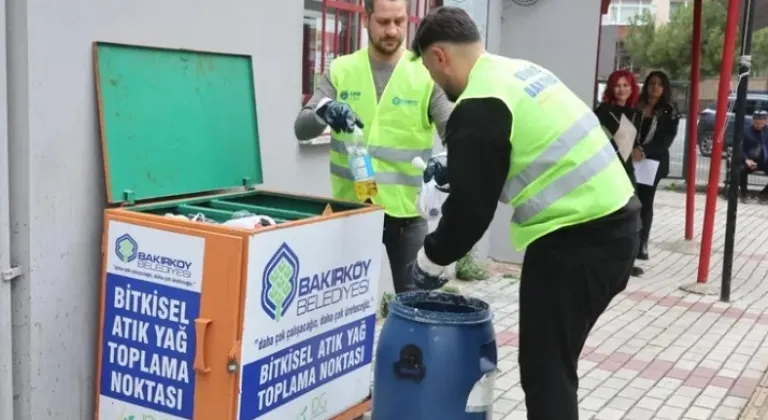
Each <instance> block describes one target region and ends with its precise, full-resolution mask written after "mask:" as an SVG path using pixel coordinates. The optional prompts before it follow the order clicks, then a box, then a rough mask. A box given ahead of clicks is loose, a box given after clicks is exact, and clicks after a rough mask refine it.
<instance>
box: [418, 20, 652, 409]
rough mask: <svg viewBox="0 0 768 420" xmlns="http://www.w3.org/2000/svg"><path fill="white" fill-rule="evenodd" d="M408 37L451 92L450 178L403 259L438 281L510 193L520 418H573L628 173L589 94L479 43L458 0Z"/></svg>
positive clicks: (621, 263) (629, 227)
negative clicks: (518, 252) (516, 253)
mask: <svg viewBox="0 0 768 420" xmlns="http://www.w3.org/2000/svg"><path fill="white" fill-rule="evenodd" d="M413 50H414V52H415V54H417V55H420V56H421V57H422V60H423V62H424V64H425V66H426V67H427V69H428V70H429V72H430V74H431V75H432V78H433V79H434V80H435V81H436V82H437V84H439V85H440V86H441V87H442V88H443V89H444V90H445V92H446V94H447V95H448V97H449V98H455V99H456V100H457V101H456V108H455V109H454V111H453V113H452V114H451V117H450V119H449V120H448V125H447V127H446V133H445V137H444V138H445V142H446V147H447V151H448V168H447V170H448V182H449V183H450V187H451V192H450V195H449V196H448V199H447V200H446V202H445V204H444V206H443V217H442V219H441V220H440V224H439V226H438V228H437V230H436V231H435V232H433V233H431V234H429V235H428V236H427V237H426V239H425V241H424V247H423V249H422V250H420V251H419V254H418V257H417V260H416V263H415V264H414V265H413V276H414V280H415V282H416V285H417V286H420V287H422V288H429V289H431V288H436V287H439V285H441V284H442V283H443V282H444V281H445V279H444V277H443V271H444V267H445V266H447V265H448V264H450V263H452V262H453V261H455V260H456V259H458V258H459V257H461V256H462V255H464V254H465V253H466V252H467V251H468V250H469V249H470V248H471V247H472V245H474V244H475V242H477V241H478V240H479V239H480V237H481V236H482V235H483V233H484V231H485V230H486V229H487V228H488V225H489V224H490V223H491V220H492V219H493V216H494V213H495V209H496V204H497V201H501V202H503V203H508V204H510V205H511V206H512V207H513V208H514V215H513V217H512V221H511V240H512V243H513V244H514V245H515V247H516V248H517V249H523V248H526V251H525V258H524V261H523V271H522V279H521V281H520V353H519V362H520V375H521V382H522V386H523V389H524V391H525V402H526V406H527V409H528V419H530V420H576V419H578V407H577V404H578V399H577V390H578V374H577V368H576V365H577V362H578V360H579V354H580V353H581V350H582V348H583V346H584V342H585V341H586V338H587V334H588V333H589V331H590V329H591V328H592V326H593V325H594V324H595V321H596V320H597V318H598V317H599V316H600V314H602V312H603V311H604V310H605V309H606V307H607V306H608V304H609V302H610V301H611V299H612V298H613V297H614V296H616V294H618V293H619V292H620V291H622V290H624V288H625V287H626V285H627V281H628V279H629V274H630V269H631V268H632V263H633V261H634V259H635V256H636V255H637V250H638V247H639V241H640V239H639V236H638V232H639V230H640V218H639V211H640V203H639V201H638V200H637V198H635V197H634V191H633V188H632V183H631V182H630V180H629V178H628V177H627V174H626V172H625V171H624V168H623V167H622V164H621V162H620V161H619V160H618V159H616V152H615V151H614V149H613V146H611V143H610V142H609V141H608V138H607V137H606V135H605V133H604V132H603V130H602V128H600V123H599V122H598V120H597V118H596V117H595V115H594V114H593V113H592V111H591V110H590V109H589V107H587V105H586V104H584V102H582V101H581V100H580V99H579V98H578V97H577V96H576V95H575V94H574V93H573V92H572V91H571V90H570V89H568V88H567V87H566V86H565V85H564V84H563V83H562V82H561V81H560V80H559V79H558V78H557V77H556V76H555V75H554V74H552V73H551V72H550V71H548V70H546V69H544V68H543V67H541V66H539V65H536V64H534V63H531V62H529V61H525V60H513V59H509V58H505V57H499V56H495V55H492V54H489V53H487V52H486V51H485V49H484V47H483V44H482V42H481V40H480V34H479V33H478V30H477V27H476V26H475V24H474V23H473V22H472V19H471V18H470V17H469V16H468V15H467V13H466V12H464V11H462V10H461V9H458V8H453V7H442V8H438V9H435V10H433V11H431V12H430V13H429V14H428V15H427V16H426V17H425V18H424V20H423V21H422V22H421V25H420V26H419V29H418V31H417V33H416V35H415V39H414V41H413Z"/></svg>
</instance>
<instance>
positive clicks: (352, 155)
mask: <svg viewBox="0 0 768 420" xmlns="http://www.w3.org/2000/svg"><path fill="white" fill-rule="evenodd" d="M347 151H348V152H349V168H350V170H351V171H352V177H353V178H354V184H355V196H357V199H358V200H360V201H366V200H369V199H372V198H373V197H374V196H376V193H378V191H379V190H378V187H377V186H376V176H375V174H374V172H373V163H372V162H371V155H370V154H369V153H368V148H366V147H365V144H364V143H363V130H361V129H360V128H359V127H355V132H354V133H353V140H352V142H351V144H350V145H349V147H348V148H347Z"/></svg>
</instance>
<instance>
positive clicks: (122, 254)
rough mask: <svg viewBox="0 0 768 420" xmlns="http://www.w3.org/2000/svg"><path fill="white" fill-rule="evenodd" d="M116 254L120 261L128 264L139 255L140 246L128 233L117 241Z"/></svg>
mask: <svg viewBox="0 0 768 420" xmlns="http://www.w3.org/2000/svg"><path fill="white" fill-rule="evenodd" d="M115 254H116V255H117V258H120V261H122V262H123V263H125V264H127V263H129V262H131V261H133V260H135V259H136V257H137V256H138V255H139V244H138V243H136V241H135V240H134V239H133V238H132V237H131V235H129V234H127V233H126V234H125V235H122V236H120V237H119V238H117V240H116V241H115Z"/></svg>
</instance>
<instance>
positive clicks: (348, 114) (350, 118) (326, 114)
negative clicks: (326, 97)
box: [315, 100, 363, 133]
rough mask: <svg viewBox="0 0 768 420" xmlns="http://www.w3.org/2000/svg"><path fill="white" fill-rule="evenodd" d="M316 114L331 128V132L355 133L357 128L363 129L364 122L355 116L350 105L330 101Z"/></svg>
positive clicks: (317, 110) (316, 111)
mask: <svg viewBox="0 0 768 420" xmlns="http://www.w3.org/2000/svg"><path fill="white" fill-rule="evenodd" d="M315 113H316V114H317V116H318V117H320V119H321V120H323V121H325V123H326V124H328V126H329V127H331V130H333V131H335V132H337V133H340V132H344V133H351V132H353V131H355V126H357V127H360V128H363V122H362V121H360V119H359V118H358V117H357V115H355V113H354V112H353V111H352V109H351V108H350V107H349V105H347V104H345V103H343V102H337V101H333V100H331V101H328V102H326V103H324V104H323V106H321V107H319V108H317V109H316V110H315Z"/></svg>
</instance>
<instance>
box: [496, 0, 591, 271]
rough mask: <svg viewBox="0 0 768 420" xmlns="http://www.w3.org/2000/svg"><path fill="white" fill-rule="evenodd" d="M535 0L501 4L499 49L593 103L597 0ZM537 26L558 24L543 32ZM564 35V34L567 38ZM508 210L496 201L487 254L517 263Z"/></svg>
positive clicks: (510, 213) (519, 258) (517, 254)
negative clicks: (577, 1) (575, 1)
mask: <svg viewBox="0 0 768 420" xmlns="http://www.w3.org/2000/svg"><path fill="white" fill-rule="evenodd" d="M581 3H582V4H581V7H567V6H565V5H566V4H568V5H570V3H569V2H566V1H565V0H563V1H539V2H537V3H535V4H533V5H531V6H518V5H517V4H515V3H512V2H511V1H509V0H504V3H503V4H502V13H501V14H499V16H501V32H500V33H501V41H500V54H502V55H505V56H508V57H515V58H524V59H526V60H531V61H534V62H536V63H538V64H540V65H542V66H544V67H546V68H547V69H549V70H551V71H552V72H554V73H555V74H556V75H557V76H558V77H559V78H560V79H561V80H562V81H563V82H565V84H567V85H568V86H569V87H570V88H571V89H572V90H573V91H574V92H576V94H577V95H579V97H581V99H582V100H583V101H584V102H586V103H587V104H589V105H590V106H591V105H592V100H593V97H594V87H595V71H596V64H597V35H598V28H599V26H598V25H599V24H600V2H599V1H598V0H593V1H588V2H581ZM542 27H547V28H557V30H556V31H542V30H541V28H542ZM563 34H567V42H565V41H564V38H563ZM511 217H512V209H511V208H510V207H509V206H505V205H500V206H499V207H498V209H497V210H496V217H495V219H494V221H493V223H492V224H491V227H490V229H489V232H490V245H489V249H490V252H489V256H490V257H492V258H494V259H497V260H500V261H511V262H522V254H520V253H518V252H516V251H515V250H514V249H513V248H512V245H511V244H510V241H509V220H510V219H511Z"/></svg>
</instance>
